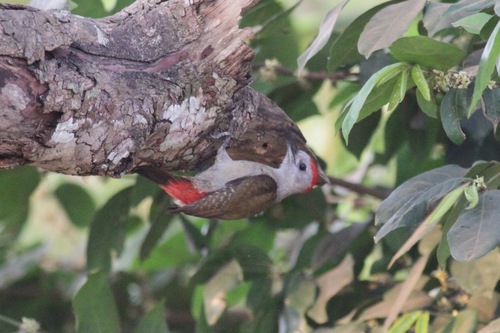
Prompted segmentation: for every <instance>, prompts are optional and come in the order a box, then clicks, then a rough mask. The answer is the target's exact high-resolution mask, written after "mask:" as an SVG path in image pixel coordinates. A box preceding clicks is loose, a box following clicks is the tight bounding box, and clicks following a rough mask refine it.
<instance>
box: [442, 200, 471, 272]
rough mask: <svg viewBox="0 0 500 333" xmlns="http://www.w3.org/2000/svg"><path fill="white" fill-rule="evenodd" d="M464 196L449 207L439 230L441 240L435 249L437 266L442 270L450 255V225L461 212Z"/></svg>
mask: <svg viewBox="0 0 500 333" xmlns="http://www.w3.org/2000/svg"><path fill="white" fill-rule="evenodd" d="M465 201H466V200H465V197H462V198H460V200H459V201H458V203H457V204H456V205H455V207H453V208H452V209H451V211H450V212H449V213H448V215H447V216H446V219H445V221H444V222H443V230H442V232H441V241H440V242H439V244H438V248H437V250H436V257H437V260H438V264H439V267H440V268H441V269H443V270H446V267H447V265H446V264H447V262H448V258H449V257H450V255H451V253H450V245H449V244H448V237H447V236H448V232H449V231H450V228H451V226H452V225H453V223H455V221H456V220H457V218H458V215H460V213H461V212H462V210H463V209H464V207H465Z"/></svg>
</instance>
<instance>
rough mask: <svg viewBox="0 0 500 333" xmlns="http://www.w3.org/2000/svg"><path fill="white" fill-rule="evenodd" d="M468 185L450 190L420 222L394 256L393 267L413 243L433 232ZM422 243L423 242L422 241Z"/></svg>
mask: <svg viewBox="0 0 500 333" xmlns="http://www.w3.org/2000/svg"><path fill="white" fill-rule="evenodd" d="M465 187H466V185H461V186H460V187H458V188H456V189H454V190H452V191H450V192H449V193H448V194H446V195H445V196H444V198H443V199H441V201H440V202H439V204H438V205H437V207H436V208H435V209H434V210H433V211H432V213H430V214H429V215H428V216H427V217H426V218H425V220H423V221H422V223H420V225H419V226H418V227H417V228H416V229H415V231H414V232H413V233H412V235H411V236H410V237H409V238H408V239H407V240H406V242H405V243H404V244H403V245H402V246H401V247H400V248H399V250H398V251H397V252H396V254H395V255H394V256H393V257H392V259H391V261H390V262H389V267H391V266H392V265H393V264H394V262H395V261H396V260H397V259H399V258H400V257H401V256H402V255H403V254H405V253H406V252H408V251H409V250H410V249H411V247H412V246H413V245H415V244H416V243H417V242H418V241H420V240H421V239H422V238H423V237H424V236H425V235H427V234H428V233H429V232H431V231H432V230H433V229H434V227H435V226H436V224H437V223H438V222H439V221H441V219H442V218H443V216H444V215H445V214H446V213H448V211H449V210H450V209H451V207H453V205H454V204H455V203H456V202H457V200H458V199H459V197H460V196H461V195H462V193H463V192H464V190H465ZM421 244H422V243H421Z"/></svg>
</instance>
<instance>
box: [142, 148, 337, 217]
mask: <svg viewBox="0 0 500 333" xmlns="http://www.w3.org/2000/svg"><path fill="white" fill-rule="evenodd" d="M136 172H137V173H138V174H140V175H142V176H144V177H146V178H148V179H150V180H152V181H154V182H155V183H157V184H159V185H160V187H161V188H162V189H163V190H164V191H165V192H166V193H167V194H168V195H170V196H171V197H172V198H173V199H174V202H175V203H176V204H177V205H178V207H172V208H170V209H169V211H170V212H172V213H181V212H182V213H185V214H188V215H193V216H198V217H205V218H213V219H219V220H235V219H241V218H246V217H252V216H254V215H256V214H258V213H260V212H262V211H264V210H266V209H268V208H269V207H271V206H272V205H274V204H276V203H278V202H280V201H281V200H283V199H284V198H286V197H288V196H290V195H292V194H296V193H305V192H308V191H309V190H311V189H312V188H313V187H315V186H321V185H324V184H325V183H327V182H328V179H327V177H326V176H325V174H324V173H323V171H322V170H321V168H320V167H319V166H318V162H317V160H316V158H314V157H313V156H312V155H310V154H309V153H307V152H305V151H303V150H297V149H296V147H295V146H294V145H293V144H291V143H289V142H287V153H286V155H285V157H284V158H283V161H282V162H281V165H280V166H279V168H273V167H271V166H268V165H265V164H262V163H258V162H253V161H245V160H233V159H232V158H231V157H230V156H229V155H228V153H227V152H226V146H225V144H224V145H222V146H221V148H219V150H218V151H217V156H216V158H215V162H214V164H213V165H212V166H211V167H210V168H208V169H207V170H205V171H203V172H201V173H199V174H197V175H196V176H194V177H182V176H177V175H174V174H172V173H170V172H168V171H165V170H161V169H158V168H154V167H149V166H143V167H139V168H138V169H137V170H136Z"/></svg>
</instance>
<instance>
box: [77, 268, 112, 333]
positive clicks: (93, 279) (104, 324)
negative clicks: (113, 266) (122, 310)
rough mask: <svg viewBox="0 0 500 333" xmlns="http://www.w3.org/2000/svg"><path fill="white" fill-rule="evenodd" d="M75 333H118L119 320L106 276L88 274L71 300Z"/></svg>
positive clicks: (101, 273) (100, 273)
mask: <svg viewBox="0 0 500 333" xmlns="http://www.w3.org/2000/svg"><path fill="white" fill-rule="evenodd" d="M72 303H73V310H74V312H75V316H76V331H77V333H114V332H116V333H119V332H121V329H120V320H119V318H118V311H117V310H116V304H115V301H114V299H113V293H112V291H111V287H110V285H109V282H108V279H107V277H106V274H104V273H103V272H97V273H92V274H89V276H88V278H87V282H85V284H84V285H83V286H82V287H81V288H80V290H78V292H77V294H76V295H75V297H74V298H73V302H72Z"/></svg>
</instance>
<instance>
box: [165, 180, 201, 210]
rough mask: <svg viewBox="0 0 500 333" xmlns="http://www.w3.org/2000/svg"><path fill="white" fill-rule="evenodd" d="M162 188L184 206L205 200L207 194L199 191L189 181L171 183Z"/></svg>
mask: <svg viewBox="0 0 500 333" xmlns="http://www.w3.org/2000/svg"><path fill="white" fill-rule="evenodd" d="M160 187H161V188H162V189H163V190H164V191H165V192H167V193H168V195H170V196H171V197H173V198H174V199H177V200H179V201H180V202H181V203H182V204H183V205H188V204H190V203H192V202H195V201H197V200H199V199H201V198H203V197H204V196H205V195H206V193H204V192H200V191H198V190H197V189H196V188H194V187H193V184H191V183H190V182H189V181H179V182H175V181H170V182H168V184H166V185H160Z"/></svg>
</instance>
